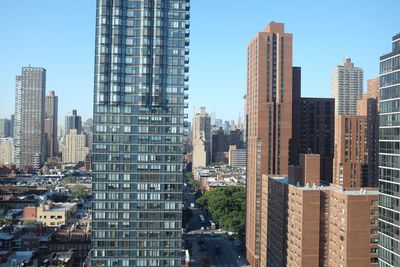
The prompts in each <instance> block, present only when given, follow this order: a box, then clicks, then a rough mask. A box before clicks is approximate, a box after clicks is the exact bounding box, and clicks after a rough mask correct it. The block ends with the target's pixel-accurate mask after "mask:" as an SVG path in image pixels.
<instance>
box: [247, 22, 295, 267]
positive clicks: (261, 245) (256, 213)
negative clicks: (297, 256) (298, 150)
mask: <svg viewBox="0 0 400 267" xmlns="http://www.w3.org/2000/svg"><path fill="white" fill-rule="evenodd" d="M247 55H248V58H247V93H246V103H247V188H246V190H247V201H246V258H247V260H248V261H249V262H250V264H251V265H252V266H267V262H268V258H269V256H268V255H267V241H268V240H269V236H268V232H269V231H268V224H267V221H268V213H267V212H266V207H267V202H268V199H266V198H264V197H263V196H264V195H265V194H266V192H265V190H266V188H267V186H266V184H265V183H266V182H267V181H264V180H263V179H262V175H263V174H269V175H282V174H287V172H288V164H289V140H290V139H291V137H292V34H290V33H285V31H284V25H283V24H282V23H275V22H272V23H270V24H269V25H268V26H267V27H266V29H265V31H263V32H259V33H257V34H256V36H255V37H254V38H253V39H252V40H251V41H250V43H249V45H248V47H247Z"/></svg>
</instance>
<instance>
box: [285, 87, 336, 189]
mask: <svg viewBox="0 0 400 267" xmlns="http://www.w3.org/2000/svg"><path fill="white" fill-rule="evenodd" d="M294 88H295V87H294ZM297 95H300V94H299V93H298V94H297ZM292 121H293V139H292V142H291V144H292V148H291V150H290V152H291V155H292V156H291V161H290V165H298V164H299V154H300V153H315V154H319V155H320V160H321V168H320V172H321V173H320V176H321V180H322V181H323V182H324V183H325V184H329V183H331V182H332V164H333V156H334V131H335V100H334V99H333V98H309V97H300V98H298V99H295V98H294V99H293V119H292Z"/></svg>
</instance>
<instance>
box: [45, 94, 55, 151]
mask: <svg viewBox="0 0 400 267" xmlns="http://www.w3.org/2000/svg"><path fill="white" fill-rule="evenodd" d="M57 122H58V96H56V95H55V93H54V91H49V93H48V95H47V96H46V102H45V134H46V145H47V147H46V148H47V153H46V154H47V157H56V156H57V153H58V142H57V128H58V127H57Z"/></svg>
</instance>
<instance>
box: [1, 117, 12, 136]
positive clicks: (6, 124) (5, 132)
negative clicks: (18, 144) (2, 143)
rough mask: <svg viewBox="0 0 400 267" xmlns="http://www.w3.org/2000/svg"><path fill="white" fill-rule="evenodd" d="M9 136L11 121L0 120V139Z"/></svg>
mask: <svg viewBox="0 0 400 267" xmlns="http://www.w3.org/2000/svg"><path fill="white" fill-rule="evenodd" d="M10 136H11V121H10V120H9V119H0V138H2V137H10Z"/></svg>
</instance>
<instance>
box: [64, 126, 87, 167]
mask: <svg viewBox="0 0 400 267" xmlns="http://www.w3.org/2000/svg"><path fill="white" fill-rule="evenodd" d="M77 132H78V131H77V130H76V129H71V130H70V131H69V134H67V135H66V136H65V145H64V147H63V150H62V161H63V163H74V164H76V163H78V162H84V161H85V158H86V156H87V155H88V154H89V147H87V145H86V143H87V142H86V138H87V137H86V135H84V134H83V133H81V134H78V133H77Z"/></svg>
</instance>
